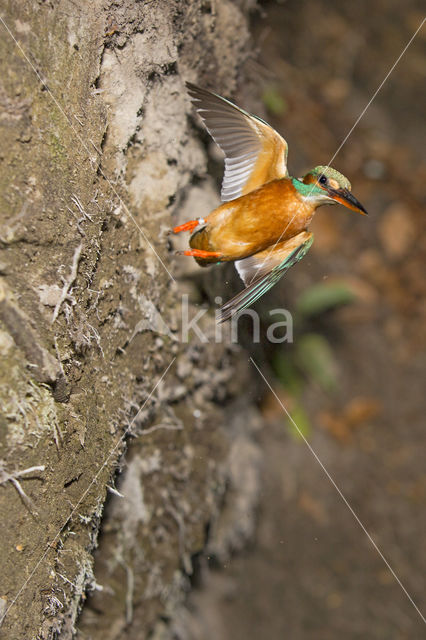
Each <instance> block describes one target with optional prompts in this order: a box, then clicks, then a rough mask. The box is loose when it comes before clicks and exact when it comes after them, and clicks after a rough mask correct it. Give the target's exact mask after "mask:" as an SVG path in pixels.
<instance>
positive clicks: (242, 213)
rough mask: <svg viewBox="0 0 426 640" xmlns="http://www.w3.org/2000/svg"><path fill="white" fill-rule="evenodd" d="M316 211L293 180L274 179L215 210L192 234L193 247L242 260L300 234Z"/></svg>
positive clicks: (229, 258)
mask: <svg viewBox="0 0 426 640" xmlns="http://www.w3.org/2000/svg"><path fill="white" fill-rule="evenodd" d="M314 211H315V209H314V207H313V206H312V205H311V204H306V203H305V202H303V200H302V199H301V198H300V196H299V194H298V192H297V191H296V189H295V188H294V186H293V184H292V182H291V179H289V178H282V179H280V180H273V181H272V182H269V183H267V184H265V185H263V186H262V187H260V188H259V189H256V190H255V191H252V192H251V193H248V194H247V195H245V196H241V197H240V198H236V199H235V200H231V201H230V202H227V203H225V204H223V205H221V206H220V207H218V208H217V209H214V210H213V211H212V212H211V213H210V214H209V215H208V216H207V218H206V223H207V224H206V226H205V227H204V229H202V230H200V231H198V232H197V231H195V232H194V234H193V235H192V236H191V239H190V246H191V247H192V248H194V249H203V250H205V251H220V252H221V253H222V254H223V256H224V257H223V258H221V260H223V261H229V260H240V259H242V258H246V257H248V256H250V255H253V254H254V253H257V252H258V251H262V250H263V249H266V248H267V247H269V246H270V245H272V244H274V243H275V242H277V241H278V240H286V239H288V238H292V237H293V236H295V235H296V234H298V233H300V232H301V231H303V230H304V229H306V227H307V225H308V224H309V222H310V221H311V219H312V216H313V214H314Z"/></svg>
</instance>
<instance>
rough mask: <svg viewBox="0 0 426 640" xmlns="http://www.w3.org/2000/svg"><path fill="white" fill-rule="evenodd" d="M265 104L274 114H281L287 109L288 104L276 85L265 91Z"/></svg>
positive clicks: (263, 97)
mask: <svg viewBox="0 0 426 640" xmlns="http://www.w3.org/2000/svg"><path fill="white" fill-rule="evenodd" d="M262 99H263V104H264V105H265V107H266V108H267V109H268V111H270V112H271V113H273V114H274V116H281V115H283V113H285V112H286V110H287V104H286V101H285V100H284V98H283V97H282V95H280V94H279V93H278V91H277V90H276V89H275V87H269V89H266V91H264V93H263V96H262Z"/></svg>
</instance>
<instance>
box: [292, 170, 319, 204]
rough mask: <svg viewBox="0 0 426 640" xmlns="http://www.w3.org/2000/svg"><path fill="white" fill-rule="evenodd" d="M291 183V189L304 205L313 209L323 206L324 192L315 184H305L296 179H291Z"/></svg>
mask: <svg viewBox="0 0 426 640" xmlns="http://www.w3.org/2000/svg"><path fill="white" fill-rule="evenodd" d="M291 182H292V184H293V187H294V189H295V191H296V193H297V195H298V197H299V198H300V200H302V202H303V203H304V204H305V205H308V206H311V207H312V208H313V209H316V208H317V207H319V206H321V205H322V204H324V200H325V198H324V191H323V190H322V189H321V188H320V187H317V186H316V185H315V184H312V183H310V184H305V183H304V182H302V181H301V180H298V179H297V178H292V179H291Z"/></svg>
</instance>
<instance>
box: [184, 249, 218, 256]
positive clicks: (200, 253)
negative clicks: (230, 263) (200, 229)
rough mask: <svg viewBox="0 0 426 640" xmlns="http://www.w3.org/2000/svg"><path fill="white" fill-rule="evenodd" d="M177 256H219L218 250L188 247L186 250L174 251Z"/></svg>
mask: <svg viewBox="0 0 426 640" xmlns="http://www.w3.org/2000/svg"><path fill="white" fill-rule="evenodd" d="M176 255H177V256H192V257H193V258H221V257H222V256H223V254H222V253H220V252H219V251H203V250H202V249H188V250H187V251H176Z"/></svg>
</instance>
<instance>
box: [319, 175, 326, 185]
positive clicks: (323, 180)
mask: <svg viewBox="0 0 426 640" xmlns="http://www.w3.org/2000/svg"><path fill="white" fill-rule="evenodd" d="M318 182H319V183H320V184H327V178H326V177H325V176H320V178H319V180H318Z"/></svg>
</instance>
